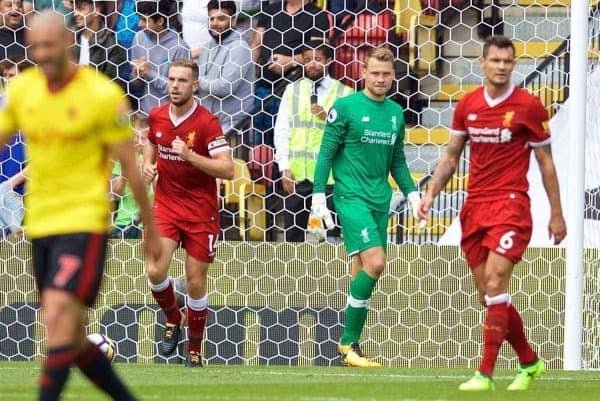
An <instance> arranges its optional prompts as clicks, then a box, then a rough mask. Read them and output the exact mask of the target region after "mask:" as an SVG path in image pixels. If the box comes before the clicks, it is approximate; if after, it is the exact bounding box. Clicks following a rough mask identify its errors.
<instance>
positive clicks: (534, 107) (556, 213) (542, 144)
mask: <svg viewBox="0 0 600 401" xmlns="http://www.w3.org/2000/svg"><path fill="white" fill-rule="evenodd" d="M525 125H526V126H527V128H528V130H529V145H530V146H531V147H532V148H533V152H534V154H535V158H536V160H537V163H538V165H539V166H540V173H541V174H542V182H543V183H544V189H545V190H546V195H547V196H548V202H549V203H550V222H549V223H548V234H549V235H550V237H551V238H552V237H553V238H554V244H555V245H557V244H559V243H560V242H561V241H562V240H563V239H564V238H565V236H566V235H567V225H566V223H565V219H564V217H563V210H562V205H561V203H560V189H559V185H558V177H557V175H556V168H555V166H554V160H553V159H552V148H551V144H550V127H549V116H548V112H547V111H546V108H545V107H544V105H543V104H542V102H541V101H540V100H539V99H538V98H537V97H533V98H532V101H531V103H530V105H529V110H528V113H527V118H526V119H525Z"/></svg>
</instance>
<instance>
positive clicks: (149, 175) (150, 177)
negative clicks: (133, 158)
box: [142, 163, 157, 185]
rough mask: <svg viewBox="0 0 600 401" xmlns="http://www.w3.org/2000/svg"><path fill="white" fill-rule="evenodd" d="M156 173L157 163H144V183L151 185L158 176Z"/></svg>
mask: <svg viewBox="0 0 600 401" xmlns="http://www.w3.org/2000/svg"><path fill="white" fill-rule="evenodd" d="M156 174H157V170H156V164H152V163H144V167H143V168H142V175H143V176H144V183H146V185H150V183H152V181H154V178H156Z"/></svg>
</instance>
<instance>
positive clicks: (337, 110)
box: [313, 100, 348, 193]
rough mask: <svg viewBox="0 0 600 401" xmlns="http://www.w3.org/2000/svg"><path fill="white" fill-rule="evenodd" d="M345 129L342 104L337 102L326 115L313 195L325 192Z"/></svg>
mask: <svg viewBox="0 0 600 401" xmlns="http://www.w3.org/2000/svg"><path fill="white" fill-rule="evenodd" d="M347 127H348V119H347V117H346V114H345V112H344V107H343V103H342V102H340V101H339V100H338V101H336V102H335V103H334V104H333V107H331V109H330V110H329V113H328V114H327V123H326V125H325V129H324V130H323V139H322V141H321V148H320V150H319V156H318V157H317V166H316V167H315V178H314V181H313V183H314V187H313V192H314V193H324V192H325V189H326V186H327V180H328V179H329V173H330V172H331V168H332V166H333V160H334V159H335V156H336V154H337V151H338V148H339V147H340V145H341V144H342V142H343V139H344V135H345V132H346V130H347Z"/></svg>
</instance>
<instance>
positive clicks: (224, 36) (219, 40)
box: [208, 28, 233, 43]
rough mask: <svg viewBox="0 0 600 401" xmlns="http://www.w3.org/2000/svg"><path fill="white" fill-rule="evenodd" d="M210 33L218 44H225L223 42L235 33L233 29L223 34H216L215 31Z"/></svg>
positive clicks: (209, 31) (210, 30)
mask: <svg viewBox="0 0 600 401" xmlns="http://www.w3.org/2000/svg"><path fill="white" fill-rule="evenodd" d="M208 33H209V34H210V36H212V38H213V39H214V40H215V42H217V43H223V41H224V40H225V39H227V37H228V36H229V35H231V34H232V33H233V29H232V28H228V29H226V30H224V31H223V32H220V33H219V32H216V31H213V30H212V29H209V30H208Z"/></svg>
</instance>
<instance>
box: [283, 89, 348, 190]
mask: <svg viewBox="0 0 600 401" xmlns="http://www.w3.org/2000/svg"><path fill="white" fill-rule="evenodd" d="M330 81H331V85H330V86H329V88H328V91H327V93H326V94H325V98H324V100H321V101H319V105H320V106H322V107H323V109H324V110H325V113H327V111H328V110H329V109H330V108H331V106H333V103H334V102H335V101H336V100H337V99H338V98H340V97H344V96H347V95H349V94H351V93H352V92H353V90H352V89H351V88H350V87H348V86H346V85H344V84H342V83H341V82H340V81H337V80H335V79H331V78H330ZM314 85H315V82H313V81H312V80H310V79H307V78H303V79H300V80H298V81H296V82H293V83H291V84H289V85H288V87H287V88H286V90H285V92H284V97H286V98H287V99H286V100H287V104H288V107H289V114H288V117H289V124H290V133H289V170H290V171H291V172H292V174H293V175H294V179H295V180H296V181H304V180H309V181H312V180H313V177H314V176H315V166H316V164H317V156H318V155H319V148H320V147H321V139H322V138H323V129H324V128H325V120H324V119H320V118H319V117H317V116H315V115H314V114H313V113H312V112H311V104H312V102H311V96H312V95H313V91H314V89H313V88H314ZM328 184H333V177H332V176H330V177H329V182H328Z"/></svg>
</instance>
